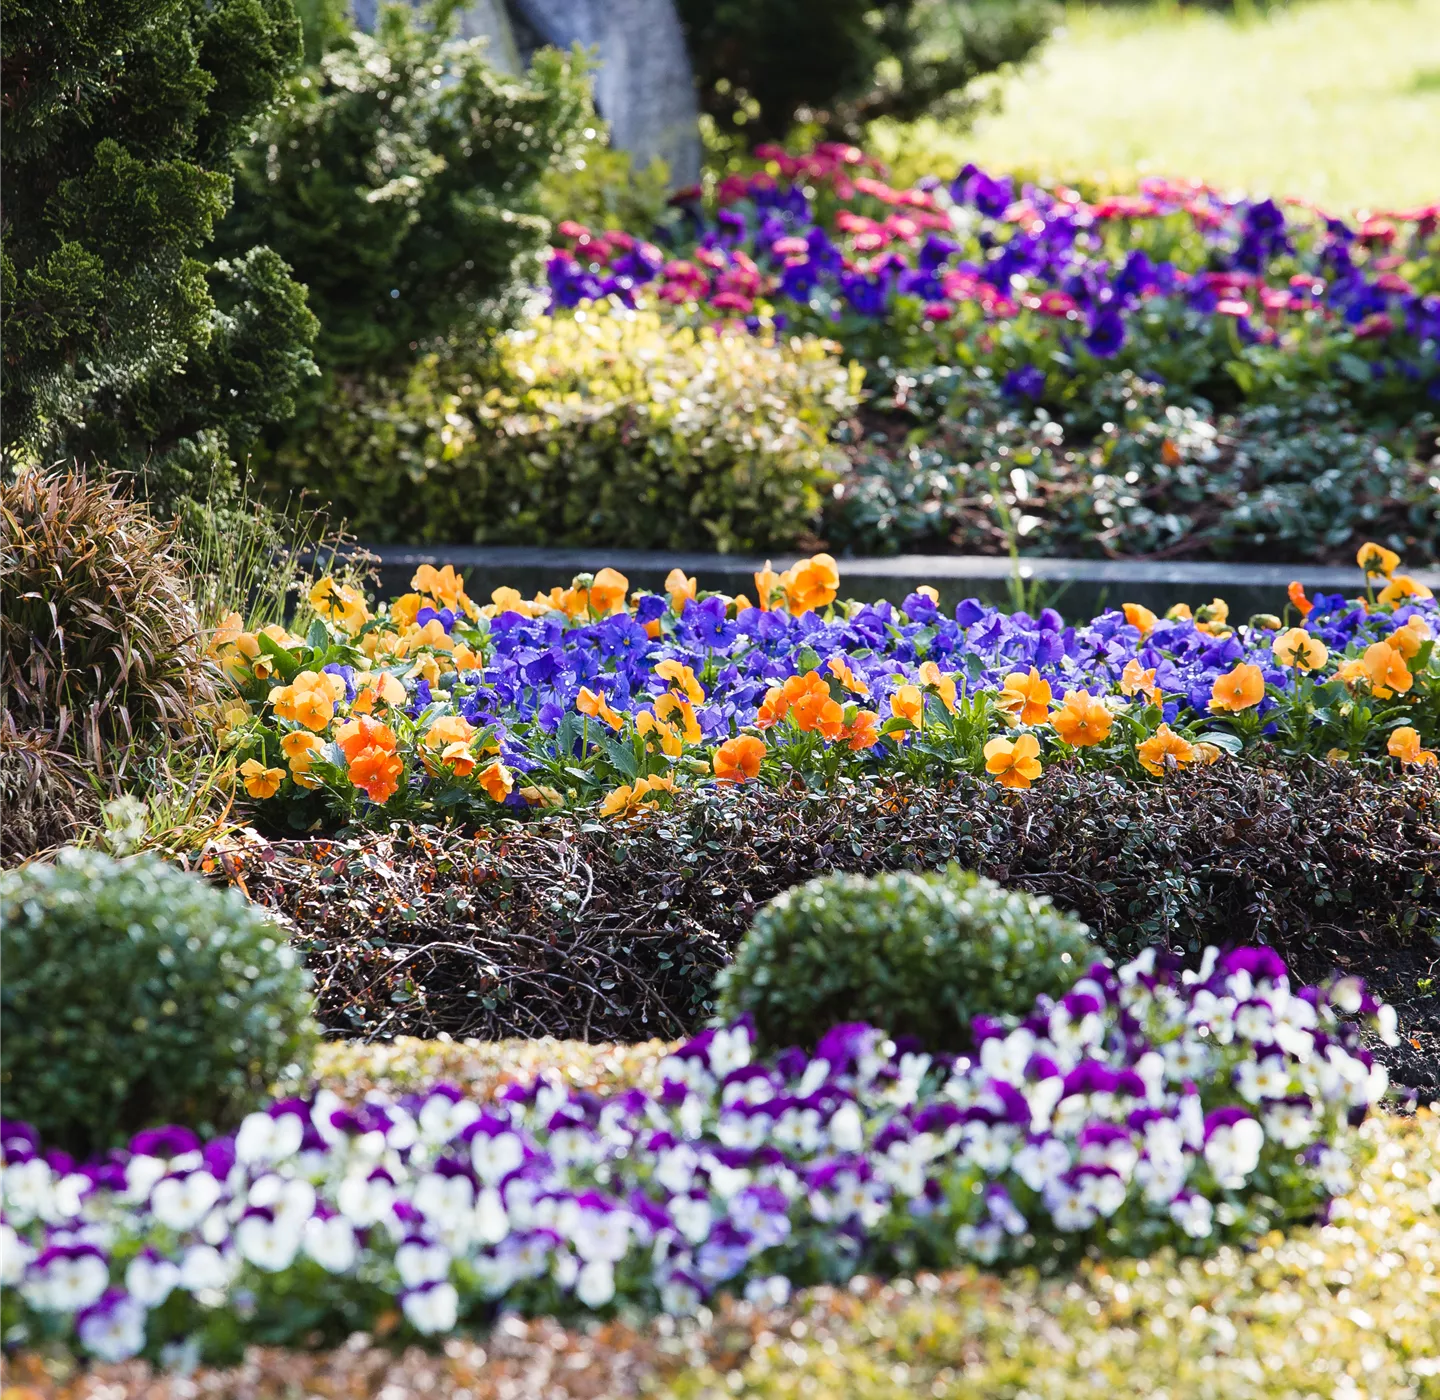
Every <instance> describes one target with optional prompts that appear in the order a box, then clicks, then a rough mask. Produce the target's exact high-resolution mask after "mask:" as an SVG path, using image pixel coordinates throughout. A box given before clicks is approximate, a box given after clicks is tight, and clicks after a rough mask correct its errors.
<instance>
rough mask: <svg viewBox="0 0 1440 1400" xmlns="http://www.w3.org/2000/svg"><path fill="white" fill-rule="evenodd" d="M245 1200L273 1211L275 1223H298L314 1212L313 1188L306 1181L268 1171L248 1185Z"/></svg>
mask: <svg viewBox="0 0 1440 1400" xmlns="http://www.w3.org/2000/svg"><path fill="white" fill-rule="evenodd" d="M246 1199H247V1201H248V1202H249V1203H250V1204H251V1205H252V1206H265V1207H267V1208H268V1209H270V1210H271V1211H273V1212H274V1215H275V1220H276V1222H277V1223H279V1222H280V1221H282V1220H284V1221H288V1222H290V1223H292V1224H295V1225H299V1224H301V1223H303V1222H304V1221H306V1220H308V1219H309V1218H310V1217H311V1216H312V1215H313V1214H314V1213H315V1188H314V1187H313V1186H311V1184H310V1183H309V1182H308V1181H297V1180H295V1179H293V1178H292V1179H289V1180H287V1179H286V1178H285V1177H282V1176H277V1175H276V1174H275V1173H274V1172H269V1173H267V1174H266V1175H265V1176H262V1177H261V1178H260V1179H259V1180H258V1181H256V1182H255V1183H254V1185H252V1186H251V1187H250V1192H249V1195H248V1196H247V1197H246Z"/></svg>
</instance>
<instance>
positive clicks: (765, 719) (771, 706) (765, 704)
mask: <svg viewBox="0 0 1440 1400" xmlns="http://www.w3.org/2000/svg"><path fill="white" fill-rule="evenodd" d="M789 710H790V702H789V701H788V700H787V699H786V698H785V688H784V686H779V685H772V686H771V687H770V689H769V690H767V691H766V692H765V699H764V700H763V701H762V702H761V705H760V711H759V713H758V714H757V715H756V716H755V727H756V728H757V729H770V728H771V727H773V726H774V725H777V724H779V723H780V721H781V720H782V719H784V718H785V716H786V715H787V714H788V713H789Z"/></svg>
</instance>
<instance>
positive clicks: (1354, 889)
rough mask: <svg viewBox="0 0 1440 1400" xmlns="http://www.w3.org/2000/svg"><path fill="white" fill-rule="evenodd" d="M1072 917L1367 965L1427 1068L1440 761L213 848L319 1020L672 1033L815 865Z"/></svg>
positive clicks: (1110, 943) (848, 797)
mask: <svg viewBox="0 0 1440 1400" xmlns="http://www.w3.org/2000/svg"><path fill="white" fill-rule="evenodd" d="M952 861H954V862H957V863H959V864H961V865H963V866H965V867H967V868H971V869H975V870H978V871H980V872H981V873H982V874H985V875H987V876H989V877H991V878H993V879H995V880H997V881H999V882H1001V883H1002V884H1005V885H1007V886H1010V887H1012V888H1016V889H1021V890H1028V891H1030V892H1033V893H1037V894H1045V895H1048V896H1050V897H1051V898H1052V899H1054V900H1055V902H1056V904H1057V905H1059V906H1060V907H1061V908H1062V909H1067V910H1070V911H1072V912H1074V913H1075V914H1077V915H1078V916H1079V917H1080V918H1081V919H1083V920H1084V921H1085V922H1086V923H1087V924H1088V925H1089V926H1090V927H1091V929H1092V930H1093V931H1094V933H1095V935H1096V937H1097V939H1098V940H1099V942H1100V943H1101V944H1102V945H1103V946H1104V947H1106V948H1107V949H1108V950H1110V951H1112V952H1115V953H1117V954H1122V955H1123V954H1125V953H1129V952H1133V951H1135V950H1136V949H1138V948H1141V947H1143V946H1146V945H1148V944H1150V943H1152V942H1160V943H1164V944H1167V945H1169V946H1172V947H1175V948H1177V949H1180V950H1182V951H1185V952H1187V953H1194V952H1197V951H1198V950H1199V948H1200V947H1201V946H1202V945H1203V943H1204V942H1206V941H1217V942H1236V943H1240V942H1252V943H1253V942H1267V943H1270V944H1273V945H1274V946H1275V947H1276V948H1277V949H1279V950H1280V951H1281V952H1282V954H1283V955H1284V956H1285V958H1286V959H1287V961H1288V962H1289V963H1290V964H1291V966H1292V968H1293V969H1294V971H1295V974H1296V975H1297V976H1301V977H1304V978H1308V979H1315V978H1323V977H1324V976H1326V975H1328V974H1329V973H1330V972H1331V971H1333V970H1334V969H1335V968H1336V967H1339V968H1341V969H1343V970H1346V971H1351V972H1355V973H1358V974H1360V975H1363V976H1365V977H1366V978H1367V979H1368V980H1369V981H1370V982H1371V983H1372V984H1373V989H1374V990H1375V992H1376V994H1377V995H1379V996H1382V997H1384V998H1385V999H1386V1000H1389V1001H1391V1002H1393V1003H1394V1004H1395V1005H1396V1006H1397V1009H1398V1010H1399V1014H1400V1029H1401V1033H1402V1039H1401V1043H1400V1045H1399V1046H1398V1047H1397V1048H1396V1049H1395V1050H1394V1051H1391V1052H1388V1057H1389V1058H1388V1062H1389V1063H1390V1064H1391V1068H1392V1072H1393V1073H1394V1075H1395V1077H1396V1078H1397V1080H1399V1081H1401V1082H1402V1083H1407V1084H1412V1085H1414V1086H1416V1087H1418V1088H1420V1089H1421V1090H1422V1091H1429V1092H1432V1093H1433V1092H1434V1091H1435V1090H1436V1089H1437V1088H1440V995H1437V992H1440V984H1437V978H1440V945H1437V942H1436V935H1437V932H1440V779H1437V777H1436V775H1435V774H1434V772H1433V771H1431V770H1426V771H1423V772H1415V773H1411V774H1406V775H1404V776H1402V777H1398V778H1396V777H1389V776H1386V777H1384V778H1380V777H1379V776H1378V775H1372V774H1371V773H1370V772H1368V771H1367V769H1366V768H1364V767H1362V766H1360V765H1349V764H1327V763H1310V764H1306V765H1302V766H1299V767H1296V768H1293V769H1287V770H1284V771H1281V770H1277V769H1273V768H1266V767H1263V766H1255V765H1250V764H1242V763H1232V762H1225V763H1221V764H1217V765H1212V766H1210V767H1206V768H1203V769H1194V770H1188V771H1184V772H1181V773H1180V774H1177V775H1173V776H1171V777H1169V778H1167V779H1166V780H1164V781H1163V782H1155V783H1148V782H1147V783H1135V782H1133V781H1128V780H1126V779H1124V778H1121V777H1118V776H1116V775H1114V774H1109V773H1103V772H1089V773H1086V772H1075V771H1070V770H1066V769H1064V768H1060V767H1057V768H1055V769H1054V770H1052V771H1051V772H1050V773H1049V774H1048V775H1047V783H1046V785H1045V786H1044V787H1043V788H1036V789H1033V790H1031V791H1030V792H1026V793H1023V794H1020V793H1014V794H1012V793H1007V792H1005V791H1004V790H1002V789H998V788H996V787H993V786H989V785H985V784H984V783H982V782H980V781H973V780H962V781H959V782H957V783H955V784H954V785H952V786H950V787H948V788H947V789H945V790H943V791H937V790H931V789H922V788H918V787H910V786H902V785H901V784H898V783H890V782H882V783H877V784H875V785H874V786H867V787H861V786H858V785H857V786H855V787H853V788H852V789H850V790H848V791H847V792H846V793H845V795H844V796H843V797H841V798H838V799H837V797H836V796H835V795H833V794H814V795H805V794H798V793H794V792H777V791H770V790H766V789H762V788H758V787H755V786H747V787H745V788H742V789H738V790H726V789H723V788H720V789H708V790H698V791H694V792H692V793H686V794H685V795H684V796H683V798H681V799H678V800H677V803H676V806H675V807H674V808H673V810H671V811H668V812H659V813H657V814H655V815H653V816H651V817H649V818H647V819H645V820H642V821H638V822H634V823H630V824H626V825H620V826H617V825H614V824H602V823H599V822H593V821H586V820H583V819H582V820H578V821H577V820H576V819H574V818H555V819H551V820H547V821H542V822H535V823H532V824H528V825H518V824H517V825H512V826H507V827H505V828H502V829H500V830H497V831H490V832H482V833H481V834H479V835H478V836H473V837H472V836H470V835H467V834H465V833H463V832H460V831H443V830H440V829H438V828H415V827H408V828H396V829H395V830H393V831H391V832H389V833H374V834H369V835H355V836H349V837H335V838H323V839H318V840H300V841H288V842H277V843H275V844H274V845H273V846H266V845H263V844H261V845H259V846H257V847H255V848H254V849H253V850H249V851H247V850H245V849H244V848H241V849H238V850H237V851H235V852H233V853H230V854H226V855H225V856H223V857H221V858H218V859H217V860H216V861H214V862H212V864H213V866H214V868H215V871H216V874H217V876H219V875H221V874H223V873H224V872H226V871H228V872H229V876H230V878H234V879H236V880H237V881H243V883H244V887H245V888H246V889H247V890H248V892H249V893H250V895H251V896H252V897H253V898H255V899H256V900H258V901H259V902H260V903H262V904H264V905H266V906H267V907H269V908H271V909H274V910H275V911H277V912H279V913H281V914H283V915H285V916H286V917H287V918H288V919H289V920H290V921H291V924H292V927H293V930H294V932H293V936H294V938H295V940H296V942H297V944H298V945H299V946H300V947H301V948H302V949H303V950H304V952H305V955H306V958H307V961H308V962H309V964H310V966H311V967H312V968H313V969H314V971H315V973H316V981H317V996H318V1014H319V1017H320V1019H321V1021H322V1022H323V1024H324V1025H325V1026H326V1027H327V1029H328V1030H329V1031H330V1032H331V1033H332V1034H338V1035H343V1036H351V1037H362V1038H374V1037H382V1038H383V1037H389V1036H394V1035H402V1034H408V1035H420V1036H434V1035H436V1034H437V1033H439V1032H441V1031H444V1032H446V1033H448V1034H450V1035H452V1036H455V1037H463V1036H477V1037H481V1038H484V1039H498V1038H502V1037H504V1036H507V1035H525V1036H535V1035H542V1034H551V1035H557V1036H563V1037H573V1038H578V1039H586V1040H616V1041H635V1040H643V1039H647V1038H649V1037H651V1036H655V1035H662V1036H676V1035H681V1034H684V1033H686V1032H687V1031H689V1030H691V1029H693V1028H694V1027H696V1026H697V1025H699V1024H701V1023H702V1022H703V1021H704V1020H705V1019H706V1018H707V1017H708V1016H709V1015H711V1014H712V1013H713V1011H714V995H713V991H712V984H713V981H714V978H715V976H716V974H717V973H718V971H719V970H720V969H721V968H722V967H724V966H725V965H726V963H727V962H728V961H729V959H730V957H731V955H732V953H733V950H734V948H735V947H736V945H737V944H738V942H739V940H740V938H741V937H742V936H743V934H744V932H745V930H746V929H747V927H748V926H749V924H750V922H751V919H752V918H753V916H754V914H755V911H756V910H757V908H758V907H759V906H760V905H761V904H763V903H764V902H765V901H766V900H767V899H769V898H771V897H773V896H774V895H777V894H779V893H781V892H782V891H784V890H786V889H788V888H790V887H791V886H792V885H795V884H798V883H800V882H801V881H804V880H807V879H810V878H812V877H814V876H816V875H821V874H825V873H828V872H830V871H833V870H845V871H853V872H856V873H865V874H871V873H877V872H880V871H884V870H902V869H908V870H933V869H937V868H941V867H943V866H945V865H946V864H948V863H950V862H952Z"/></svg>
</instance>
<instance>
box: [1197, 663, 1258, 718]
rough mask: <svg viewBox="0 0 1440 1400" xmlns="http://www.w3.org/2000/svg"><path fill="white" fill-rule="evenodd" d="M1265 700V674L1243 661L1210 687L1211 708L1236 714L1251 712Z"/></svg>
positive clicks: (1216, 679) (1219, 677) (1218, 677)
mask: <svg viewBox="0 0 1440 1400" xmlns="http://www.w3.org/2000/svg"><path fill="white" fill-rule="evenodd" d="M1264 698H1265V673H1264V672H1263V671H1261V669H1260V668H1259V667H1258V666H1255V665H1252V664H1251V663H1250V662H1248V661H1242V662H1241V663H1240V664H1239V665H1238V666H1237V667H1236V668H1235V669H1234V670H1233V671H1226V673H1225V674H1224V675H1223V676H1217V677H1216V678H1215V684H1214V685H1212V686H1211V687H1210V708H1211V709H1212V710H1223V711H1227V712H1229V713H1231V714H1236V713H1238V712H1239V711H1241V710H1249V709H1252V708H1254V706H1256V705H1258V704H1259V703H1260V702H1261V701H1262V700H1263V699H1264Z"/></svg>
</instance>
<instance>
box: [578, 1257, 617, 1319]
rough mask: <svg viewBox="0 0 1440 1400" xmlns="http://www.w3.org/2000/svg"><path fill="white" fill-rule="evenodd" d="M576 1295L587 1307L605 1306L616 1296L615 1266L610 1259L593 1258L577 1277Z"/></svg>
mask: <svg viewBox="0 0 1440 1400" xmlns="http://www.w3.org/2000/svg"><path fill="white" fill-rule="evenodd" d="M575 1296H576V1297H577V1298H578V1299H579V1300H580V1301H581V1302H582V1303H584V1304H585V1306H586V1307H587V1308H603V1307H604V1306H605V1304H606V1303H608V1302H609V1301H610V1300H611V1299H612V1298H613V1297H614V1296H615V1266H614V1265H613V1264H612V1263H611V1262H610V1261H609V1260H608V1259H592V1260H590V1262H589V1263H587V1264H586V1265H585V1266H584V1268H582V1269H581V1270H580V1272H579V1274H578V1275H577V1276H576V1278H575Z"/></svg>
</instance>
